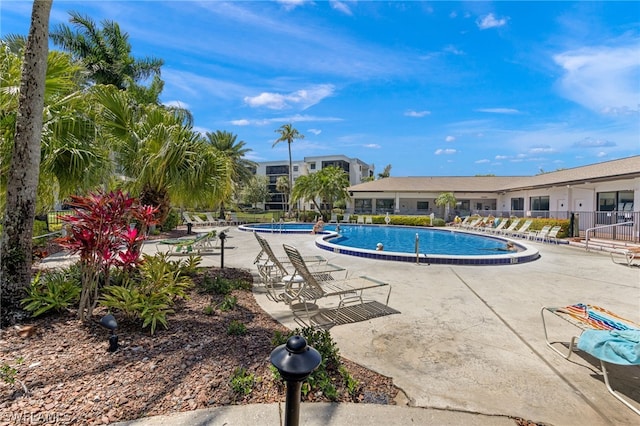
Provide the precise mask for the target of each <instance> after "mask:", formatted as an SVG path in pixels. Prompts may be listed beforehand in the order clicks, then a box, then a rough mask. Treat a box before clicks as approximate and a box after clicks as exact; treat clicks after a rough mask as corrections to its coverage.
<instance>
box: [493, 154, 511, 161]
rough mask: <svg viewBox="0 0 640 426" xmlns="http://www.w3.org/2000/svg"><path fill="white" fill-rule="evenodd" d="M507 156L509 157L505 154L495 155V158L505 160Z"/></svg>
mask: <svg viewBox="0 0 640 426" xmlns="http://www.w3.org/2000/svg"><path fill="white" fill-rule="evenodd" d="M507 158H509V157H508V156H506V155H496V160H506V159H507Z"/></svg>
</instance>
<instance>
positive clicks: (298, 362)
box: [270, 336, 322, 426]
mask: <svg viewBox="0 0 640 426" xmlns="http://www.w3.org/2000/svg"><path fill="white" fill-rule="evenodd" d="M270 359H271V364H273V365H274V366H275V367H276V368H277V369H278V371H279V372H280V375H281V376H282V378H283V379H284V380H285V381H286V382H287V399H286V403H285V417H284V424H285V426H298V422H299V420H300V390H301V389H302V382H303V381H304V379H306V378H307V377H309V374H311V373H312V372H313V370H315V369H316V368H318V366H319V365H320V363H321V362H322V356H321V355H320V352H318V351H317V350H315V349H314V348H312V347H311V346H307V341H306V340H305V338H304V337H302V336H292V337H290V338H289V340H287V343H286V344H284V345H280V346H278V347H277V348H275V349H274V350H273V351H272V352H271V356H270Z"/></svg>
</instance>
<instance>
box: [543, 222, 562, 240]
mask: <svg viewBox="0 0 640 426" xmlns="http://www.w3.org/2000/svg"><path fill="white" fill-rule="evenodd" d="M561 230H562V226H560V225H556V226H554V227H553V228H551V230H550V231H549V233H548V234H547V237H546V240H547V241H548V242H551V241H553V242H554V243H556V244H558V233H559V232H560V231H561Z"/></svg>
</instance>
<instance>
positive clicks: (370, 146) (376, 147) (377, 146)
mask: <svg viewBox="0 0 640 426" xmlns="http://www.w3.org/2000/svg"><path fill="white" fill-rule="evenodd" d="M363 147H364V148H371V149H379V148H382V147H381V146H380V145H378V144H377V143H368V144H366V145H363Z"/></svg>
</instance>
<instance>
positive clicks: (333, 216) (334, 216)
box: [329, 213, 338, 223]
mask: <svg viewBox="0 0 640 426" xmlns="http://www.w3.org/2000/svg"><path fill="white" fill-rule="evenodd" d="M329 223H338V214H337V213H331V219H329Z"/></svg>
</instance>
